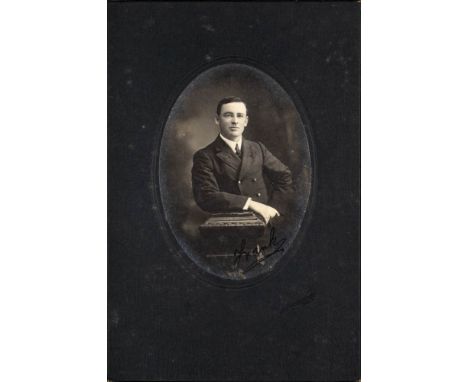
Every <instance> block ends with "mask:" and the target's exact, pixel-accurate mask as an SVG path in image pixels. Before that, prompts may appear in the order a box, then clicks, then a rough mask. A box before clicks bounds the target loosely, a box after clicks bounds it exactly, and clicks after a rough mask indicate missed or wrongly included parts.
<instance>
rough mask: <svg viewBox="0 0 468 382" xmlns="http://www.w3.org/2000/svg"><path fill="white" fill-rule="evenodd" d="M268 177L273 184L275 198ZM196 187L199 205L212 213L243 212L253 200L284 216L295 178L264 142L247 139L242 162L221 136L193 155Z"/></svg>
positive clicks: (194, 184)
mask: <svg viewBox="0 0 468 382" xmlns="http://www.w3.org/2000/svg"><path fill="white" fill-rule="evenodd" d="M264 176H266V177H267V178H268V180H269V181H270V183H271V191H272V192H271V195H269V194H268V190H267V186H266V184H265V179H264ZM192 187H193V194H194V197H195V201H196V202H197V204H198V206H199V207H200V208H201V209H203V210H205V211H208V212H220V211H223V212H225V211H241V210H242V208H243V207H244V205H245V203H246V202H247V199H248V197H251V198H252V200H254V201H257V202H260V203H265V204H268V205H270V206H272V207H274V208H276V209H277V210H278V211H279V212H280V214H283V213H284V212H285V211H284V210H283V208H284V206H285V203H286V202H285V201H286V200H287V196H288V194H290V191H291V189H292V178H291V171H290V170H289V169H288V168H287V167H286V166H285V165H284V164H283V163H281V161H280V160H279V159H277V158H276V157H275V156H274V155H273V154H272V153H270V152H269V151H268V150H267V148H266V147H265V146H264V145H263V144H262V143H260V142H253V141H249V140H247V139H245V138H243V141H242V159H241V158H239V157H238V156H237V155H236V154H235V153H234V152H233V151H232V150H231V148H230V147H229V146H228V145H227V144H226V143H225V142H224V141H223V140H222V139H221V138H220V137H219V136H218V137H217V138H216V140H215V141H214V142H212V143H211V144H209V145H208V146H207V147H205V148H203V149H201V150H199V151H197V152H196V153H195V155H194V156H193V168H192Z"/></svg>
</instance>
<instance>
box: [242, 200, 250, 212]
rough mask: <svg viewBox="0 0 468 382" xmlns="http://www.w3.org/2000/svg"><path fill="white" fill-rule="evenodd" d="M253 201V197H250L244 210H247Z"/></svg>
mask: <svg viewBox="0 0 468 382" xmlns="http://www.w3.org/2000/svg"><path fill="white" fill-rule="evenodd" d="M251 201H252V198H248V199H247V201H246V202H245V205H244V207H243V208H242V209H243V210H244V211H247V210H248V209H249V206H250V202H251Z"/></svg>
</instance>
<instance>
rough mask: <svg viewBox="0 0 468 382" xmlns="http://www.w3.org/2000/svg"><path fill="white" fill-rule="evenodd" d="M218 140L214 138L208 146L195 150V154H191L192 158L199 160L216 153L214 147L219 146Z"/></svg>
mask: <svg viewBox="0 0 468 382" xmlns="http://www.w3.org/2000/svg"><path fill="white" fill-rule="evenodd" d="M218 139H219V138H216V139H215V140H214V141H213V142H211V143H210V144H209V145H207V146H205V147H203V148H201V149H199V150H197V151H196V152H195V154H193V157H194V158H200V157H205V156H209V155H212V154H213V153H215V151H216V146H217V145H218V144H219V142H218Z"/></svg>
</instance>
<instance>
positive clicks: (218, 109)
mask: <svg viewBox="0 0 468 382" xmlns="http://www.w3.org/2000/svg"><path fill="white" fill-rule="evenodd" d="M231 102H242V103H243V104H244V105H245V114H248V112H247V104H246V103H245V102H244V101H243V100H241V99H240V98H239V97H234V96H231V97H224V98H223V99H222V100H221V101H219V102H218V106H217V107H216V114H218V115H219V113H221V108H222V107H223V105H225V104H227V103H231Z"/></svg>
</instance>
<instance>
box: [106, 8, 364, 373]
mask: <svg viewBox="0 0 468 382" xmlns="http://www.w3.org/2000/svg"><path fill="white" fill-rule="evenodd" d="M229 58H236V59H239V58H241V59H242V58H245V59H247V60H252V61H255V62H259V63H262V64H264V65H266V66H269V67H272V68H274V69H275V70H276V71H277V72H278V73H281V74H282V75H283V76H284V78H286V79H287V81H288V83H290V84H291V86H292V87H293V89H292V92H294V93H295V94H296V96H297V98H298V99H300V102H301V104H302V105H303V108H304V112H305V114H306V115H307V118H308V123H307V126H306V128H307V129H309V130H310V131H309V134H310V136H311V137H312V139H313V142H312V143H313V145H311V146H310V147H311V150H312V151H313V152H312V156H313V158H314V166H315V167H314V171H315V172H314V180H313V190H312V193H313V198H312V200H311V203H310V204H309V207H308V214H307V219H305V220H304V222H303V227H302V230H303V237H305V239H303V240H297V241H296V242H295V243H294V244H293V246H295V248H294V252H295V253H294V256H291V258H290V259H289V261H288V262H287V263H286V264H285V265H284V267H282V268H281V269H280V271H278V272H276V273H274V274H272V275H271V277H268V278H266V279H264V280H262V282H260V283H257V284H253V285H249V286H246V287H243V288H228V287H223V286H220V285H213V284H210V283H209V282H206V281H204V280H202V279H200V278H199V277H197V276H196V275H195V274H191V273H190V272H188V271H187V269H185V268H184V267H182V266H181V264H180V262H178V261H177V260H176V259H175V258H174V255H173V251H172V250H171V248H170V246H169V244H168V242H167V240H166V238H165V236H164V234H163V231H162V229H161V227H160V226H159V223H158V217H157V215H158V214H161V213H162V212H161V211H160V210H159V209H158V208H155V201H154V191H155V190H154V187H155V184H156V182H155V181H154V179H153V174H154V166H155V164H154V154H155V153H154V151H155V148H157V141H158V137H160V134H161V130H162V129H163V128H164V123H165V119H166V117H167V113H168V111H169V109H170V107H171V106H172V105H171V100H172V101H173V100H174V99H175V98H174V97H177V95H178V92H180V91H181V90H182V89H183V86H185V85H186V84H187V79H188V78H190V76H191V73H194V72H196V71H197V70H198V68H200V67H203V66H206V65H207V64H209V63H210V61H213V62H215V61H216V60H227V61H229ZM287 90H288V89H287ZM108 378H109V379H110V380H113V381H127V380H128V381H130V380H148V381H150V380H316V381H353V380H357V379H359V378H360V4H359V3H357V2H283V3H280V2H277V3H260V2H259V3H255V2H240V3H225V2H216V3H215V2H206V3H205V2H198V3H197V2H194V3H192V2H190V3H189V2H187V3H185V2H183V3H179V2H175V3H156V2H155V3H152V2H110V3H108Z"/></svg>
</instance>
